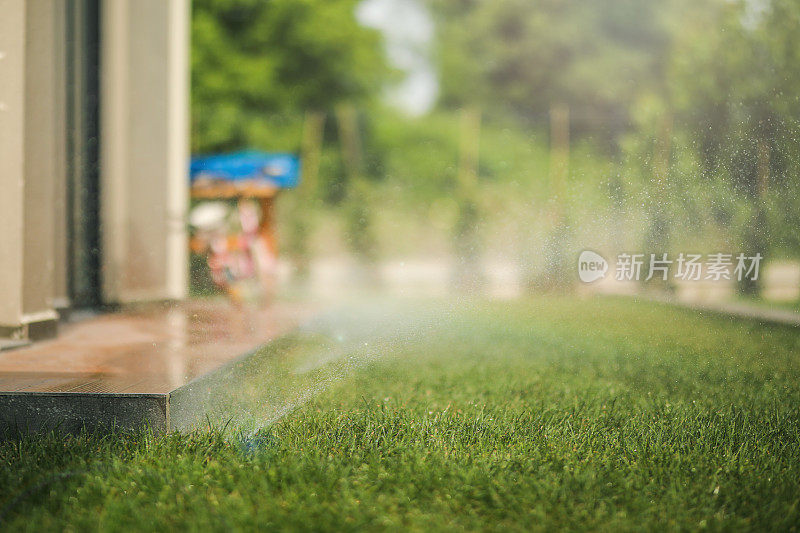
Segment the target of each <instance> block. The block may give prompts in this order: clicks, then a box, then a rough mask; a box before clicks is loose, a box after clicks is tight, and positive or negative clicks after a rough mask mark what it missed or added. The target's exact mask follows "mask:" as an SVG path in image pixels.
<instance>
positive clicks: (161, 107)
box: [100, 0, 189, 303]
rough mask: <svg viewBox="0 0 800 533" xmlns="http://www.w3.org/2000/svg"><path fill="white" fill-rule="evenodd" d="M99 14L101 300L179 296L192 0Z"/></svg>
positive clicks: (113, 4)
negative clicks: (190, 7) (102, 282)
mask: <svg viewBox="0 0 800 533" xmlns="http://www.w3.org/2000/svg"><path fill="white" fill-rule="evenodd" d="M101 11H102V16H103V20H102V36H101V43H102V50H101V64H102V69H103V70H102V72H101V106H102V108H101V113H100V116H101V138H102V142H101V205H102V208H101V211H102V212H101V220H102V224H103V226H102V227H103V281H104V287H103V291H104V296H105V299H106V300H108V301H112V302H120V303H125V302H133V301H138V300H152V299H172V298H182V297H184V296H185V293H186V284H187V281H186V280H187V273H186V272H187V257H186V254H187V251H186V234H185V232H186V230H185V223H184V220H185V212H186V206H187V202H188V187H187V166H188V105H189V101H188V54H189V33H188V24H189V3H188V0H106V1H105V2H104V3H103V5H102V9H101Z"/></svg>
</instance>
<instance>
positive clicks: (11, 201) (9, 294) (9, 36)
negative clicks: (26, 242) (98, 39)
mask: <svg viewBox="0 0 800 533" xmlns="http://www.w3.org/2000/svg"><path fill="white" fill-rule="evenodd" d="M0 13H2V16H0V191H2V194H0V220H2V225H3V228H2V231H0V326H12V327H13V326H17V325H19V324H20V323H21V320H22V248H23V241H22V227H23V216H24V211H23V197H24V186H23V185H24V181H23V170H24V166H25V150H24V143H23V138H24V132H25V0H0Z"/></svg>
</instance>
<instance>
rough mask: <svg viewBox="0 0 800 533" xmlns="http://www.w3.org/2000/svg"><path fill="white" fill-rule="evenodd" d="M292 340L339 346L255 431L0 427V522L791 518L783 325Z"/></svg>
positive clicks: (480, 322)
mask: <svg viewBox="0 0 800 533" xmlns="http://www.w3.org/2000/svg"><path fill="white" fill-rule="evenodd" d="M300 335H301V336H300V338H299V339H295V340H294V341H286V345H285V346H283V347H282V348H281V350H287V354H288V352H291V354H288V355H286V357H285V359H284V367H283V368H284V371H285V372H286V373H287V375H289V376H291V375H292V372H293V370H292V369H303V371H304V372H306V374H303V375H308V373H309V372H311V373H313V372H319V371H321V369H322V368H325V365H324V364H323V363H320V365H314V364H312V362H313V361H319V360H320V359H319V357H320V354H324V353H326V350H332V349H333V348H334V347H335V346H337V345H338V346H340V347H341V346H344V347H345V348H344V349H343V351H344V352H347V353H348V354H349V355H353V354H355V358H354V360H353V361H352V362H351V363H352V364H348V365H344V366H341V365H340V366H338V367H336V368H337V370H336V372H335V379H327V381H326V382H325V387H320V388H319V389H318V390H319V391H320V392H319V394H317V395H316V396H314V397H313V398H312V399H310V400H308V401H307V402H306V403H302V404H300V405H299V406H298V407H296V408H295V409H294V410H292V411H290V412H289V414H287V415H285V416H283V418H281V419H280V420H278V421H277V422H275V423H273V424H270V425H267V426H265V427H263V428H261V429H260V430H258V431H255V432H254V431H252V430H251V429H249V428H248V431H241V428H240V426H238V425H237V423H236V422H235V420H236V418H234V422H231V423H230V424H229V425H228V426H227V428H226V429H225V430H224V432H223V430H222V428H223V427H224V423H222V422H221V421H222V419H220V422H219V423H218V422H217V421H216V420H215V421H213V424H214V425H215V427H216V429H213V430H207V429H201V430H198V431H196V432H194V433H191V434H187V435H169V436H166V437H153V436H148V435H146V434H143V435H133V436H110V437H100V436H91V435H83V436H80V437H76V438H64V437H53V436H45V437H33V438H25V439H22V440H16V441H9V442H5V443H3V444H1V445H0V465H2V466H0V483H2V486H4V487H9V490H7V491H4V494H3V496H2V497H0V505H4V506H5V507H4V509H5V515H4V516H5V519H6V520H7V521H8V522H7V523H6V524H4V525H10V526H12V527H22V528H25V527H28V528H40V527H57V528H64V527H67V526H69V527H73V528H75V529H83V528H95V527H98V526H99V527H102V528H108V529H116V528H123V527H127V526H131V525H132V526H137V527H139V528H146V529H155V528H160V529H161V528H164V527H186V526H188V525H191V526H193V527H196V528H206V527H211V528H215V529H220V530H222V529H226V530H227V529H230V528H237V527H241V528H247V527H255V526H261V527H276V528H286V529H335V530H341V529H361V528H371V529H382V528H387V527H388V528H398V529H399V528H403V529H405V528H412V529H418V530H430V529H444V528H448V529H450V528H464V529H490V530H500V529H515V530H530V529H541V530H547V529H552V528H557V527H561V528H594V529H598V528H599V529H612V528H619V529H640V528H649V529H653V528H655V527H662V526H663V525H664V524H666V525H667V527H669V528H673V529H682V528H686V529H696V528H698V527H703V526H707V527H710V528H713V529H716V528H727V529H759V530H760V529H765V528H769V529H775V528H777V529H791V528H793V527H795V528H796V527H797V525H798V520H800V515H799V513H800V508H799V507H798V506H799V505H800V496H799V495H798V494H800V491H798V490H797V487H798V481H797V480H798V479H800V426H799V425H798V422H799V421H800V386H799V385H798V384H799V383H800V380H798V378H800V361H799V360H798V359H799V357H800V356H798V355H797V354H798V343H799V342H800V334H798V332H797V331H796V330H794V329H791V328H784V327H766V326H761V325H757V324H754V323H751V322H748V321H744V320H726V319H723V318H719V317H716V318H711V317H703V316H701V315H699V314H698V313H694V312H690V311H683V310H676V309H674V308H671V307H669V306H666V305H661V304H653V303H646V302H634V301H632V300H629V299H587V300H576V299H560V298H552V299H535V300H521V301H516V302H485V301H478V300H468V301H458V302H424V303H418V304H411V303H406V304H400V305H393V306H387V305H384V304H380V305H370V306H360V307H359V306H356V307H352V308H348V309H345V310H342V311H340V312H337V313H334V314H332V315H330V316H328V317H324V318H322V319H320V321H318V322H317V323H315V324H311V325H309V326H308V327H307V331H305V332H301V334H300ZM303 335H306V337H303ZM364 343H366V345H365V344H364ZM320 349H322V350H323V351H322V352H320ZM349 355H347V356H346V357H345V360H350V359H349ZM262 357H263V360H264V361H265V364H266V361H274V359H275V358H279V359H280V358H281V352H280V350H278V351H277V352H274V353H268V354H266V355H264V356H262ZM288 361H294V362H295V363H297V364H295V363H292V364H289V363H287V362H288ZM335 361H341V360H340V359H335ZM269 368H270V367H269V366H265V367H264V369H261V372H262V373H268V369H269ZM256 370H257V369H251V371H250V372H248V375H251V376H253V375H255V376H258V375H259V372H257V371H256ZM263 375H267V374H263ZM326 375H327V376H328V377H330V376H331V375H332V374H330V373H328V374H326ZM268 382H269V380H266V381H265V383H268ZM298 383H301V382H300V381H298ZM248 390H249V394H251V395H253V398H251V401H252V402H253V404H252V405H253V407H247V404H246V403H245V402H240V403H235V404H233V403H232V404H231V407H230V408H231V409H233V408H236V409H249V410H251V415H252V413H259V412H260V411H258V409H257V406H258V404H259V397H258V389H257V387H256V388H254V389H248ZM264 394H265V395H268V391H264ZM234 406H235V407H234ZM230 414H231V416H239V414H238V413H230ZM253 416H255V415H253ZM253 416H251V418H253ZM259 416H260V415H259Z"/></svg>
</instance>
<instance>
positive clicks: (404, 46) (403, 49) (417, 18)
mask: <svg viewBox="0 0 800 533" xmlns="http://www.w3.org/2000/svg"><path fill="white" fill-rule="evenodd" d="M356 16H357V17H358V20H359V21H360V22H361V23H362V24H363V25H365V26H368V27H371V28H375V29H378V30H380V31H381V32H382V33H383V35H384V37H385V39H386V46H387V51H386V52H387V55H388V58H389V61H390V62H391V64H392V65H393V66H395V67H396V68H398V69H400V70H402V71H403V72H405V73H406V77H405V79H403V80H402V81H401V82H400V83H398V84H397V85H394V86H392V87H391V88H389V89H388V90H387V99H388V100H389V101H390V102H391V103H393V104H395V105H396V106H398V107H399V108H401V109H404V110H405V111H406V112H408V113H409V114H412V115H422V114H424V113H427V112H428V111H430V109H431V108H432V107H433V105H434V103H435V102H436V97H437V96H438V93H439V82H438V80H437V77H436V70H435V68H434V66H433V63H432V61H431V57H430V51H431V46H432V43H433V32H434V26H433V20H432V18H431V16H430V14H429V13H428V11H427V9H426V8H425V6H423V5H422V4H421V3H420V2H419V1H418V0H364V1H363V2H361V4H359V6H358V9H357V11H356Z"/></svg>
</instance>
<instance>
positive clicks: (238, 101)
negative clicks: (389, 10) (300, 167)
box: [191, 0, 388, 152]
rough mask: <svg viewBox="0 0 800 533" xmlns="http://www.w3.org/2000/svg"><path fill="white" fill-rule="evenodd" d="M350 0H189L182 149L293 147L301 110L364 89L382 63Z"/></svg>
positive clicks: (372, 87) (367, 93)
mask: <svg viewBox="0 0 800 533" xmlns="http://www.w3.org/2000/svg"><path fill="white" fill-rule="evenodd" d="M357 4H358V0H272V1H269V2H265V1H263V0H195V1H194V2H193V11H192V142H191V144H192V150H193V151H194V152H209V151H219V150H229V149H235V148H241V147H246V146H251V147H262V148H268V149H279V150H291V151H297V150H298V149H299V147H300V142H301V137H302V134H301V130H302V124H303V121H302V117H303V114H304V113H305V111H306V110H321V111H329V110H331V109H333V107H334V105H336V104H337V103H339V102H342V101H358V100H364V99H367V98H369V97H371V96H373V95H375V94H377V92H378V91H379V90H380V89H381V87H382V83H383V81H384V79H385V75H386V74H387V72H388V69H387V67H386V65H385V61H384V54H383V50H382V44H381V43H382V41H381V36H380V34H379V33H378V32H376V31H375V30H372V29H369V28H365V27H363V26H361V25H360V24H359V23H358V21H357V20H356V17H355V8H356V5H357Z"/></svg>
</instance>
